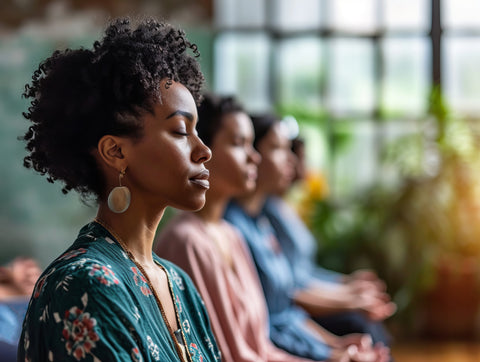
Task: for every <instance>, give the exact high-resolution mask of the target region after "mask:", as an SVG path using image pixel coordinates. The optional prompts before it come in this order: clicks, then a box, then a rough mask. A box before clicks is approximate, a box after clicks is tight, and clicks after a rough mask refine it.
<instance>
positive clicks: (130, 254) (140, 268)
mask: <svg viewBox="0 0 480 362" xmlns="http://www.w3.org/2000/svg"><path fill="white" fill-rule="evenodd" d="M93 221H95V222H96V223H97V224H99V225H101V226H103V227H104V228H105V229H106V230H107V231H108V232H109V233H110V234H112V236H113V237H115V239H116V241H117V242H118V244H119V245H120V247H121V248H122V249H123V251H125V253H126V254H127V256H128V258H129V259H130V260H131V261H132V262H133V263H134V264H135V266H136V267H137V268H138V269H139V270H140V272H141V273H142V274H143V276H144V277H145V280H146V281H147V284H148V286H149V288H150V290H151V291H152V294H153V296H154V298H155V301H156V302H157V305H158V308H159V309H160V313H161V314H162V319H163V321H164V323H165V325H166V326H167V329H168V332H169V334H170V337H171V338H172V339H173V344H174V345H175V349H176V351H177V354H178V355H179V356H180V358H182V357H183V356H184V355H185V354H186V355H187V356H188V357H189V358H187V360H188V359H190V360H191V356H190V353H189V352H188V348H185V354H184V353H183V352H182V350H181V347H180V346H179V342H177V341H178V339H177V337H176V336H175V332H174V331H173V328H172V327H171V326H170V324H169V323H168V319H167V315H166V314H165V310H164V309H163V304H162V302H161V300H160V298H159V297H158V294H157V291H156V289H155V288H154V287H153V284H152V282H151V281H150V278H149V277H148V274H147V273H146V271H145V269H144V268H143V266H142V264H140V263H139V262H138V261H137V260H136V259H135V256H134V255H133V253H132V252H131V251H130V249H129V248H128V247H127V244H125V242H124V241H123V239H122V238H121V237H120V236H119V235H118V234H117V233H116V232H115V231H114V230H113V229H112V227H111V226H110V225H108V224H107V223H106V222H105V221H104V220H102V219H100V218H99V217H96V218H94V219H93ZM159 266H160V268H161V269H162V270H163V271H164V273H165V275H166V277H167V284H168V287H169V290H170V295H171V296H173V295H174V293H173V288H172V286H171V284H170V279H169V278H168V274H167V271H166V270H165V268H164V267H163V265H160V264H159ZM172 302H173V308H174V310H175V316H176V319H177V323H178V327H179V330H180V332H181V335H182V340H183V345H184V346H186V343H185V341H186V339H185V335H184V334H183V329H182V326H181V323H180V316H179V315H178V311H177V308H176V307H175V301H174V300H173V301H172ZM177 332H178V331H177Z"/></svg>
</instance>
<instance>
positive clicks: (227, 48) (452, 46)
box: [213, 0, 480, 197]
mask: <svg viewBox="0 0 480 362" xmlns="http://www.w3.org/2000/svg"><path fill="white" fill-rule="evenodd" d="M215 4H216V6H215V11H216V12H215V19H216V38H215V43H214V48H215V50H214V75H213V76H214V90H215V91H218V92H220V93H234V94H236V95H237V96H238V97H239V98H240V99H241V101H242V102H243V103H244V104H245V105H246V106H247V108H248V109H250V110H251V111H252V112H257V111H267V110H276V111H280V112H282V113H284V114H288V113H290V114H294V115H295V116H296V117H297V118H299V119H300V121H301V120H302V117H303V118H305V117H306V118H310V119H309V120H308V122H305V124H307V123H308V124H309V126H308V127H307V128H308V132H307V133H308V135H307V138H309V143H310V146H309V147H311V149H312V150H315V151H314V152H309V153H308V154H309V163H310V165H311V166H312V167H317V168H322V169H324V170H325V171H326V172H327V173H328V175H329V177H330V178H331V184H332V185H335V187H333V192H334V196H338V197H345V196H348V195H351V194H353V193H355V192H358V191H360V190H361V189H362V188H364V187H366V186H368V185H369V184H371V183H373V182H374V181H376V180H378V179H379V178H381V177H385V175H386V174H388V173H385V172H384V171H385V170H384V169H383V168H382V167H383V166H381V165H380V162H379V160H380V149H381V147H382V145H383V144H384V143H385V142H387V141H388V140H391V139H395V137H397V136H400V135H403V134H405V133H408V132H414V131H416V130H418V127H417V125H418V122H421V120H423V119H425V118H426V115H427V112H428V108H429V94H430V91H431V90H432V88H433V86H434V84H440V83H441V84H442V89H443V93H444V95H445V98H446V101H447V103H448V104H449V105H450V106H451V107H452V108H453V109H454V110H455V111H456V112H459V113H463V114H469V115H470V116H471V115H475V114H478V113H480V102H478V99H480V66H479V64H480V22H479V21H478V19H477V18H476V14H478V13H479V12H480V2H479V1H478V0H296V1H291V0H217V1H216V3H215ZM312 119H313V123H316V124H317V125H318V126H317V127H316V131H312V127H311V124H312ZM302 127H303V126H302ZM305 127H306V126H305ZM315 133H316V134H315ZM315 142H316V143H320V144H326V147H324V148H321V150H322V153H323V154H321V155H320V154H318V152H319V151H318V149H319V148H318V147H316V146H315V145H313V144H312V143H315Z"/></svg>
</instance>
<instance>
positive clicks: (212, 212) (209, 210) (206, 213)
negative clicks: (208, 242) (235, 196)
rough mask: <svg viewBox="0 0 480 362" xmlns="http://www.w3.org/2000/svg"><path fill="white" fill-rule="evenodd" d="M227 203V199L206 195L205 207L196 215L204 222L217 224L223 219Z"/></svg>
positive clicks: (210, 194)
mask: <svg viewBox="0 0 480 362" xmlns="http://www.w3.org/2000/svg"><path fill="white" fill-rule="evenodd" d="M209 191H211V190H209ZM227 202H228V197H225V196H220V195H215V194H213V193H207V202H206V203H205V206H204V207H203V208H202V209H201V210H199V211H197V212H196V214H197V216H198V217H199V218H200V219H202V220H203V221H204V222H208V223H218V222H219V221H220V220H222V218H223V214H224V212H225V207H226V206H227Z"/></svg>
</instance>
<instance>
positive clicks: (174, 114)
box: [167, 111, 193, 122]
mask: <svg viewBox="0 0 480 362" xmlns="http://www.w3.org/2000/svg"><path fill="white" fill-rule="evenodd" d="M178 115H180V116H184V117H185V118H186V119H188V120H189V121H190V122H193V114H192V113H190V112H185V111H175V112H173V113H172V114H170V115H169V116H168V117H167V119H169V118H172V117H175V116H178Z"/></svg>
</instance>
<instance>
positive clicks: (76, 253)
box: [58, 248, 87, 260]
mask: <svg viewBox="0 0 480 362" xmlns="http://www.w3.org/2000/svg"><path fill="white" fill-rule="evenodd" d="M86 252H87V249H85V248H80V249H75V250H70V251H67V252H66V253H64V254H63V255H61V256H60V257H59V258H58V260H68V259H72V258H76V257H77V256H79V255H82V254H85V253H86Z"/></svg>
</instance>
